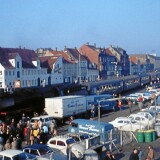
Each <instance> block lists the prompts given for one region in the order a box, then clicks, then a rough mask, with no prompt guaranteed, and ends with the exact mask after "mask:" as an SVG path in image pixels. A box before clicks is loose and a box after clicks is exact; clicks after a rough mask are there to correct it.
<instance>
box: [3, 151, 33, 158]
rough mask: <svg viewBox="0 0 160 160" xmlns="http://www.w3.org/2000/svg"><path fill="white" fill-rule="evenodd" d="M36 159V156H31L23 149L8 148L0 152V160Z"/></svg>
mask: <svg viewBox="0 0 160 160" xmlns="http://www.w3.org/2000/svg"><path fill="white" fill-rule="evenodd" d="M17 159H18V160H36V158H32V157H31V156H30V157H29V155H27V154H26V153H24V152H23V151H20V150H15V149H9V150H4V151H1V152H0V160H17Z"/></svg>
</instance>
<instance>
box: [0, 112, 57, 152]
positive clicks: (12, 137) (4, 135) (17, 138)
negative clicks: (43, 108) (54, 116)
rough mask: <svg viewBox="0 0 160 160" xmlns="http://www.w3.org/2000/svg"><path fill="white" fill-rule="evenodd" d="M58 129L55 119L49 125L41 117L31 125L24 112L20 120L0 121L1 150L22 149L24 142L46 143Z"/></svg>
mask: <svg viewBox="0 0 160 160" xmlns="http://www.w3.org/2000/svg"><path fill="white" fill-rule="evenodd" d="M35 116H38V115H35ZM56 130H57V129H56V124H55V123H54V121H52V122H51V124H50V126H47V125H46V124H45V123H43V122H42V119H41V118H40V120H38V121H35V122H34V124H33V125H31V124H30V121H29V119H28V118H27V117H26V116H25V114H22V118H21V119H20V120H19V121H18V122H16V121H15V119H14V118H12V119H11V120H10V121H7V122H0V151H2V150H7V149H22V142H25V145H32V144H46V142H47V141H48V138H49V136H54V135H56V134H57V132H56Z"/></svg>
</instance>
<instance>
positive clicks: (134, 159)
mask: <svg viewBox="0 0 160 160" xmlns="http://www.w3.org/2000/svg"><path fill="white" fill-rule="evenodd" d="M129 160H139V157H138V149H137V148H134V149H133V151H132V153H131V155H130V157H129Z"/></svg>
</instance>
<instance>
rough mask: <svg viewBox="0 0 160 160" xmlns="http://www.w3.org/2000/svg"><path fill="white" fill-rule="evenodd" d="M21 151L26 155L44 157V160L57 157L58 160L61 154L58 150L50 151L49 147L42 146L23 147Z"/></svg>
mask: <svg viewBox="0 0 160 160" xmlns="http://www.w3.org/2000/svg"><path fill="white" fill-rule="evenodd" d="M22 151H23V152H25V153H27V155H32V156H35V157H44V158H45V159H50V157H52V158H55V157H58V158H56V159H60V158H59V157H61V158H62V153H61V152H60V151H59V150H56V149H51V148H50V147H49V146H47V145H44V144H33V145H29V146H26V147H24V148H23V149H22ZM64 159H65V158H64Z"/></svg>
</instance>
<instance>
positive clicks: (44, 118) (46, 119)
mask: <svg viewBox="0 0 160 160" xmlns="http://www.w3.org/2000/svg"><path fill="white" fill-rule="evenodd" d="M40 119H42V123H45V124H46V126H47V127H49V126H50V124H51V122H54V123H56V122H55V120H54V117H53V116H48V115H44V116H38V117H33V118H31V120H30V124H31V126H33V125H34V123H35V121H39V120H40Z"/></svg>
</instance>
